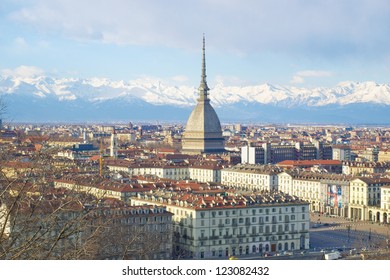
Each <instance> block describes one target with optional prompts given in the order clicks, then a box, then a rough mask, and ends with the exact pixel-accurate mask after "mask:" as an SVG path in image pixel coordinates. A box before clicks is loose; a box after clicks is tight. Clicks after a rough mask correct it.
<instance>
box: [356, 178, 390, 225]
mask: <svg viewBox="0 0 390 280" xmlns="http://www.w3.org/2000/svg"><path fill="white" fill-rule="evenodd" d="M388 185H390V179H389V178H379V179H375V178H369V177H358V178H356V179H353V180H352V181H351V183H350V198H349V203H350V207H349V217H350V218H353V219H355V220H363V221H381V215H380V213H381V211H380V209H381V208H382V207H381V206H382V205H381V193H382V190H381V189H382V187H384V186H386V188H387V186H388Z"/></svg>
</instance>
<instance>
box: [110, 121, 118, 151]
mask: <svg viewBox="0 0 390 280" xmlns="http://www.w3.org/2000/svg"><path fill="white" fill-rule="evenodd" d="M110 157H113V158H117V157H118V139H117V135H116V131H115V127H113V128H112V133H111V145H110Z"/></svg>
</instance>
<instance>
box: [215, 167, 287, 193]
mask: <svg viewBox="0 0 390 280" xmlns="http://www.w3.org/2000/svg"><path fill="white" fill-rule="evenodd" d="M280 172H282V171H281V169H280V168H278V167H275V166H270V165H259V164H238V165H235V166H233V167H230V168H224V169H222V170H221V183H222V184H223V185H226V186H231V187H235V188H242V189H248V190H268V191H272V190H276V189H277V188H278V173H280Z"/></svg>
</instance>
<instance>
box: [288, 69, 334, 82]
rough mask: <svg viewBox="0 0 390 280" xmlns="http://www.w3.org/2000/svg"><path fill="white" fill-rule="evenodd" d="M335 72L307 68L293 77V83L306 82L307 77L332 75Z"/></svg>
mask: <svg viewBox="0 0 390 280" xmlns="http://www.w3.org/2000/svg"><path fill="white" fill-rule="evenodd" d="M332 75H333V74H332V72H330V71H323V70H305V71H299V72H297V73H296V74H295V75H294V76H293V78H292V79H291V81H290V82H291V83H293V84H303V83H305V78H312V77H314V78H325V77H331V76H332Z"/></svg>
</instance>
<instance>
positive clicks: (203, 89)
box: [198, 33, 209, 101]
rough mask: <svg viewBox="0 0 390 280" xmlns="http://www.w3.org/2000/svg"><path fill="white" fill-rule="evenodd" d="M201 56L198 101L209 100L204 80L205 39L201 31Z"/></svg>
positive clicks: (207, 88)
mask: <svg viewBox="0 0 390 280" xmlns="http://www.w3.org/2000/svg"><path fill="white" fill-rule="evenodd" d="M202 51H203V57H202V79H201V81H200V85H199V99H198V100H199V101H201V100H209V98H208V90H209V87H208V86H207V82H206V77H207V76H206V40H205V36H204V33H203V50H202Z"/></svg>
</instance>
